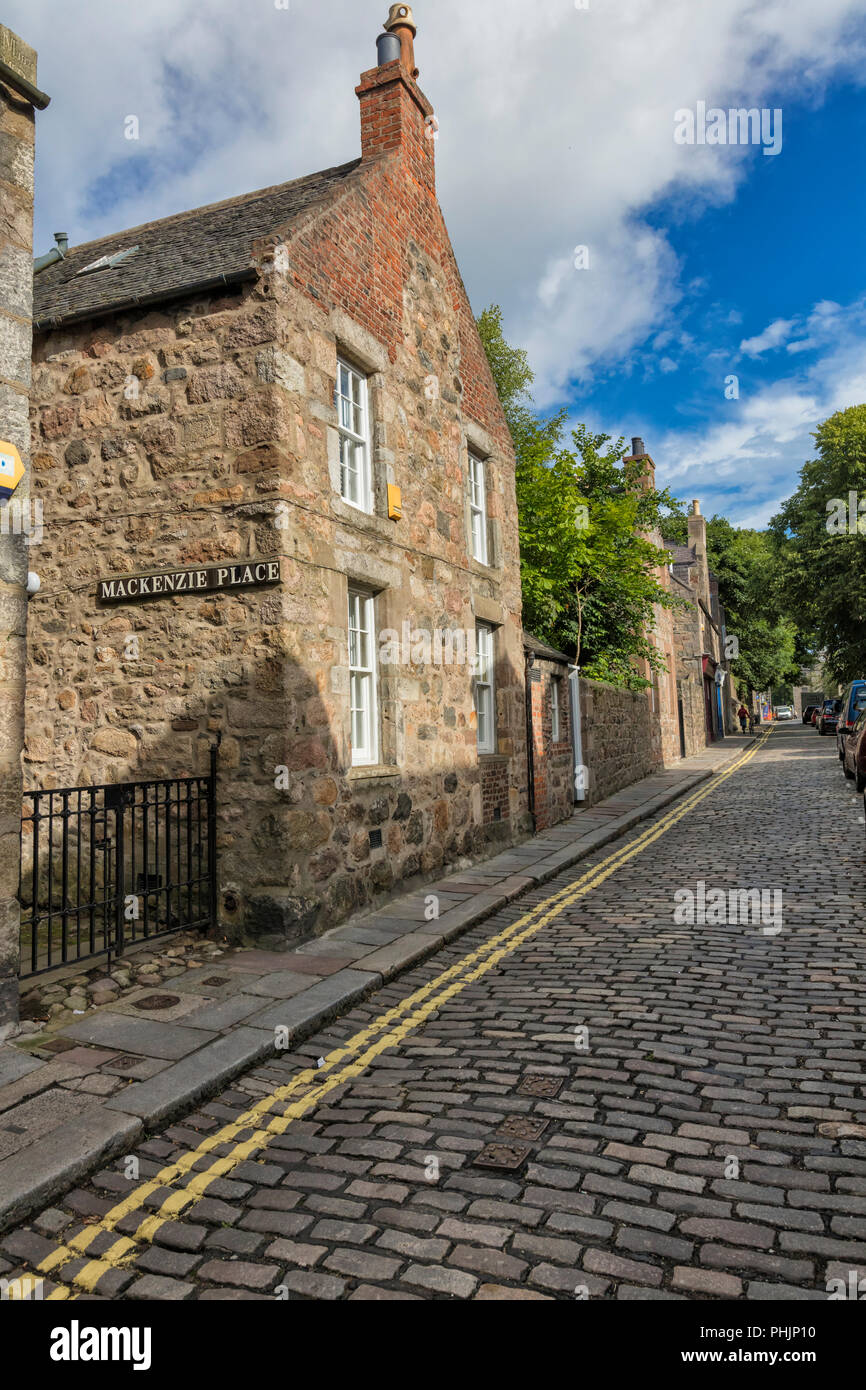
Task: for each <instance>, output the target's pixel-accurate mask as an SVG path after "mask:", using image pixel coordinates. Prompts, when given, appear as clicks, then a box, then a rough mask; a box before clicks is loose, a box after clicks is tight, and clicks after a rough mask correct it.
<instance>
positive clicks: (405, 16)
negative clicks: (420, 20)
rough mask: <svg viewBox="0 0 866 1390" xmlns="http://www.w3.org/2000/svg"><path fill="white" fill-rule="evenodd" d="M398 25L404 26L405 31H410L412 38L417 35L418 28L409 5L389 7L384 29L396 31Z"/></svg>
mask: <svg viewBox="0 0 866 1390" xmlns="http://www.w3.org/2000/svg"><path fill="white" fill-rule="evenodd" d="M398 25H405V26H406V28H407V29H411V30H412V37H413V38H414V37H415V35H416V34H417V33H418V26H417V25H416V23H415V16H414V15H413V13H412V6H411V5H392V6H391V9H390V11H389V14H388V19H387V22H386V24H385V28H386V29H396V28H397V27H398Z"/></svg>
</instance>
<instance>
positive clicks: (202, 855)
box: [18, 748, 216, 976]
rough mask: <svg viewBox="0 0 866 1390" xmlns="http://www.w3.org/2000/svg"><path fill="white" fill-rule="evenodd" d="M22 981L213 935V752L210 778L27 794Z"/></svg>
mask: <svg viewBox="0 0 866 1390" xmlns="http://www.w3.org/2000/svg"><path fill="white" fill-rule="evenodd" d="M18 896H19V900H20V902H21V958H20V968H19V973H20V974H21V975H22V976H24V975H38V974H41V973H42V972H43V971H45V970H51V969H54V968H56V967H57V966H62V965H68V964H72V963H74V962H75V961H79V960H85V959H87V958H88V957H90V956H98V955H103V954H107V955H108V957H109V960H110V959H111V957H112V956H119V955H120V954H121V953H122V952H123V950H124V948H125V947H126V946H128V945H130V944H131V943H133V942H135V941H142V940H148V939H151V938H154V937H160V936H166V935H168V933H170V932H175V931H181V930H191V929H193V930H194V929H199V930H205V929H208V928H210V927H212V926H215V925H216V749H215V748H214V749H211V769H210V775H209V776H207V777H171V778H162V779H158V780H153V781H148V782H118V783H109V784H107V785H104V786H94V787H65V788H63V789H61V790H46V791H29V792H25V793H24V811H23V815H22V820H21V878H20V886H19V892H18Z"/></svg>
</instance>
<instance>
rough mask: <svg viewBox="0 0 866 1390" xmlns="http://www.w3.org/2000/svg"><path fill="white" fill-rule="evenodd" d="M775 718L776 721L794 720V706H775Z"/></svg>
mask: <svg viewBox="0 0 866 1390" xmlns="http://www.w3.org/2000/svg"><path fill="white" fill-rule="evenodd" d="M776 718H777V719H793V718H794V706H793V705H777V706H776Z"/></svg>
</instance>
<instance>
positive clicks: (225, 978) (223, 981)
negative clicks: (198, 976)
mask: <svg viewBox="0 0 866 1390" xmlns="http://www.w3.org/2000/svg"><path fill="white" fill-rule="evenodd" d="M230 979H231V976H230V975H212V976H211V978H210V979H209V980H202V984H203V985H210V986H211V988H212V989H216V987H217V985H227V984H228V982H229V980H230Z"/></svg>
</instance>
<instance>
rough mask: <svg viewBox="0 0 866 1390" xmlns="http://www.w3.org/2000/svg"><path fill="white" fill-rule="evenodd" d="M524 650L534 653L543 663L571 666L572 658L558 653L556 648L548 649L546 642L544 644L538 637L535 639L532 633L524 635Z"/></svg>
mask: <svg viewBox="0 0 866 1390" xmlns="http://www.w3.org/2000/svg"><path fill="white" fill-rule="evenodd" d="M523 649H524V651H527V652H534V653H535V655H536V656H540V657H541V659H542V660H543V661H559V662H565V664H566V665H568V666H570V665H571V657H570V656H566V655H565V652H558V651H557V650H556V648H555V647H548V645H547V643H546V642H542V641H541V640H540V639H539V638H538V637H533V635H532V633H531V632H526V631H524V633H523Z"/></svg>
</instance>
